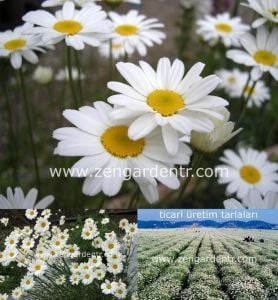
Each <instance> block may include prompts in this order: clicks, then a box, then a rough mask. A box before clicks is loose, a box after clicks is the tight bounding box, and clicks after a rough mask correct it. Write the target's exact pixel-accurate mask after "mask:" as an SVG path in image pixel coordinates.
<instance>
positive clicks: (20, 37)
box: [0, 24, 43, 69]
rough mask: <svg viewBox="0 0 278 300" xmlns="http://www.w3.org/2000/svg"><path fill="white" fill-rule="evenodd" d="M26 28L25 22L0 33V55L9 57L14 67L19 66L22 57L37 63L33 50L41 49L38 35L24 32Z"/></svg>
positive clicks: (17, 67) (18, 67) (27, 25)
mask: <svg viewBox="0 0 278 300" xmlns="http://www.w3.org/2000/svg"><path fill="white" fill-rule="evenodd" d="M28 28H30V25H29V24H25V25H23V26H18V27H16V28H15V29H14V30H7V31H5V32H1V33H0V57H1V56H3V57H9V58H10V61H11V65H12V67H13V68H14V69H20V68H21V66H22V58H24V59H26V60H27V61H28V62H30V63H32V64H36V63H38V61H39V59H38V56H37V54H36V53H35V50H38V51H41V52H42V51H43V49H42V48H40V46H42V44H41V41H40V39H39V36H37V35H34V34H26V30H27V29H28Z"/></svg>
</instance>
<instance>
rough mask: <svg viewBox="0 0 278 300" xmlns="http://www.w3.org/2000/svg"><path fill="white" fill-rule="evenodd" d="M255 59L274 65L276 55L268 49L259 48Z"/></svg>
mask: <svg viewBox="0 0 278 300" xmlns="http://www.w3.org/2000/svg"><path fill="white" fill-rule="evenodd" d="M254 59H255V61H256V62H257V63H259V64H262V65H266V66H273V65H274V64H275V62H276V56H275V55H274V54H273V53H272V52H270V51H267V50H259V51H257V52H256V53H255V54H254Z"/></svg>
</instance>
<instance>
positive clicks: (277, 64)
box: [227, 26, 278, 80]
mask: <svg viewBox="0 0 278 300" xmlns="http://www.w3.org/2000/svg"><path fill="white" fill-rule="evenodd" d="M277 40H278V28H274V29H273V30H272V31H271V32H269V31H268V29H267V28H266V27H264V26H262V27H260V28H259V29H258V30H257V35H256V38H255V37H254V36H253V35H251V34H246V35H244V36H242V38H241V40H240V41H241V44H242V46H243V48H244V50H229V51H228V52H227V57H228V58H230V59H232V60H233V61H235V62H236V63H239V64H243V65H246V66H248V67H253V68H254V69H255V70H256V71H257V72H258V73H263V72H270V74H271V75H272V76H273V77H274V79H275V80H278V47H277Z"/></svg>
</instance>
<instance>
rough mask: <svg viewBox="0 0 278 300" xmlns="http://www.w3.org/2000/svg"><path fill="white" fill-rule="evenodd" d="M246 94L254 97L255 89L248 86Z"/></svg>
mask: <svg viewBox="0 0 278 300" xmlns="http://www.w3.org/2000/svg"><path fill="white" fill-rule="evenodd" d="M244 93H245V94H247V95H251V96H252V95H254V94H255V88H254V87H253V86H250V85H248V86H247V87H246V88H245V90H244Z"/></svg>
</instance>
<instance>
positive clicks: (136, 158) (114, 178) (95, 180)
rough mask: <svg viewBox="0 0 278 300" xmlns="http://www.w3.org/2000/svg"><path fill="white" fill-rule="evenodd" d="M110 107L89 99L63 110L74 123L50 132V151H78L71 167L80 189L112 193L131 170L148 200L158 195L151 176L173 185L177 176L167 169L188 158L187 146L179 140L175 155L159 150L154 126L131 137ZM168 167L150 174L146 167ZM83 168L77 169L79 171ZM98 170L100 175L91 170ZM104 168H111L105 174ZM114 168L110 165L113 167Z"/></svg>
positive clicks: (126, 124)
mask: <svg viewBox="0 0 278 300" xmlns="http://www.w3.org/2000/svg"><path fill="white" fill-rule="evenodd" d="M112 111H113V109H112V107H111V106H110V105H108V104H106V103H104V102H94V107H89V106H85V107H81V108H80V109H79V111H77V110H66V111H64V117H65V118H67V119H68V120H69V121H70V122H71V123H72V124H74V125H75V126H76V127H66V128H60V129H57V130H55V131H54V133H53V137H54V138H55V139H57V140H59V143H58V145H57V148H56V149H55V152H54V153H55V154H57V155H61V156H84V158H82V159H81V160H79V161H78V162H77V163H76V164H75V165H74V166H73V167H72V170H73V175H74V176H76V177H86V179H85V182H84V185H83V193H85V194H86V195H90V196H92V195H96V194H98V193H99V192H101V191H103V192H104V194H105V195H108V196H114V195H116V194H117V193H118V192H119V191H120V189H121V186H122V184H123V181H124V180H125V177H126V176H127V175H128V174H127V171H130V172H131V175H132V176H133V178H134V180H135V181H136V182H137V184H138V185H139V187H140V189H141V191H142V192H143V194H144V195H145V197H146V198H147V199H148V201H150V202H154V201H157V200H158V192H157V180H158V181H160V182H161V183H163V184H165V185H166V186H168V187H169V188H172V189H177V188H178V187H179V181H178V179H177V178H176V176H175V175H174V174H173V173H172V172H171V171H170V170H169V167H168V166H173V165H174V164H188V162H189V160H190V158H189V157H190V155H191V150H190V148H189V147H188V146H187V145H185V144H182V145H181V146H180V147H179V151H178V152H177V153H176V155H175V156H171V155H169V154H168V153H167V152H166V150H164V147H163V143H162V139H161V136H160V135H161V134H160V132H159V131H154V132H153V133H152V134H151V135H150V136H145V137H142V138H140V139H138V140H136V141H134V140H131V139H130V138H129V137H128V130H129V125H130V124H129V123H130V122H129V120H119V121H115V120H111V118H110V114H111V112H112ZM161 168H164V169H165V170H169V172H168V174H167V176H165V177H164V176H160V172H158V174H153V175H151V174H150V171H149V170H151V169H158V170H160V169H161ZM82 170H83V171H84V170H86V171H87V174H86V175H82V173H81V172H80V171H82ZM98 170H102V176H99V175H97V174H98V173H99V172H98ZM105 170H110V172H112V173H111V174H108V175H107V174H106V172H107V171H105ZM113 170H114V171H113Z"/></svg>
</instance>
